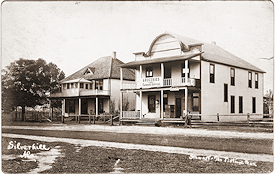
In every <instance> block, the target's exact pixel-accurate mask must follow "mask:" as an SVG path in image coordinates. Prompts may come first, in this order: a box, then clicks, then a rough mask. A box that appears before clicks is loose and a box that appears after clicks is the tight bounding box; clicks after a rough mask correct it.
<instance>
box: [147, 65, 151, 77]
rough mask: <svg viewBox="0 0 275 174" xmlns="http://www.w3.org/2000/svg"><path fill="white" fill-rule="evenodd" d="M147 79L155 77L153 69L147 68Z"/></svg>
mask: <svg viewBox="0 0 275 174" xmlns="http://www.w3.org/2000/svg"><path fill="white" fill-rule="evenodd" d="M146 77H153V67H147V68H146Z"/></svg>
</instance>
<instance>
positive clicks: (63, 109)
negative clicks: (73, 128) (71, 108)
mask: <svg viewBox="0 0 275 174" xmlns="http://www.w3.org/2000/svg"><path fill="white" fill-rule="evenodd" d="M62 115H65V99H63V101H62Z"/></svg>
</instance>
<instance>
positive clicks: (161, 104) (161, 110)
mask: <svg viewBox="0 0 275 174" xmlns="http://www.w3.org/2000/svg"><path fill="white" fill-rule="evenodd" d="M160 117H161V119H163V89H162V90H160Z"/></svg>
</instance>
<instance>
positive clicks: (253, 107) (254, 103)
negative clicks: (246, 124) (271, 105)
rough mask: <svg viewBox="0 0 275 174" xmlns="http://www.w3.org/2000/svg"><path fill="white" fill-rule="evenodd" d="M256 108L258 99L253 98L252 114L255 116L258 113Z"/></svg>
mask: <svg viewBox="0 0 275 174" xmlns="http://www.w3.org/2000/svg"><path fill="white" fill-rule="evenodd" d="M256 107H257V104H256V97H252V113H253V114H254V113H256V112H257V110H256Z"/></svg>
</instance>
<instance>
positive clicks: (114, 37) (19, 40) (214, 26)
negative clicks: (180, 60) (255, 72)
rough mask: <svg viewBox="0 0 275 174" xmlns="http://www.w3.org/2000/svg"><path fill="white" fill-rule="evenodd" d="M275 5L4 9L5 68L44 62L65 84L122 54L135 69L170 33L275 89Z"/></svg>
mask: <svg viewBox="0 0 275 174" xmlns="http://www.w3.org/2000/svg"><path fill="white" fill-rule="evenodd" d="M273 15H274V14H273V5H272V3H271V2H270V1H241V2H239V1H208V2H205V1H181V2H96V1H94V2H91V1H90V2H89V1H86V2H82V1H80V2H79V1H67V2H66V1H51V2H49V1H44V2H43V1H42V2H41V1H40V2H12V1H9V2H4V3H3V4H2V68H4V67H5V66H7V65H9V64H10V63H11V62H12V61H14V60H18V59H19V58H26V59H38V58H43V59H45V60H46V61H47V62H53V63H55V64H57V66H58V67H59V68H60V69H62V70H63V71H64V72H65V74H66V76H69V75H70V74H72V73H74V72H75V71H77V70H79V69H80V68H82V67H84V66H86V65H87V64H89V63H92V62H93V61H94V60H96V59H98V58H100V57H103V56H109V55H111V53H112V51H116V52H117V57H118V58H119V59H120V60H122V61H124V62H129V61H133V60H134V55H133V54H132V53H134V52H139V51H142V52H147V51H148V49H149V46H150V44H151V42H152V41H153V39H154V38H155V37H156V36H158V35H159V34H162V33H164V32H165V31H169V32H173V33H176V34H180V35H183V36H187V37H191V38H194V39H197V40H200V41H203V42H208V43H211V41H215V42H216V43H217V45H218V46H220V47H222V48H224V49H225V50H227V51H229V52H231V53H233V54H234V55H236V56H238V57H241V58H243V59H244V60H246V61H248V62H250V63H252V64H254V65H256V66H258V67H260V68H261V69H262V70H264V71H266V72H267V73H266V74H265V80H264V81H265V90H267V89H271V88H273V83H274V82H273V79H274V78H273V64H274V63H273V60H274V59H273V60H266V59H260V58H271V57H273V48H274V45H273V44H274V43H273V32H274V31H273V21H274V18H273Z"/></svg>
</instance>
